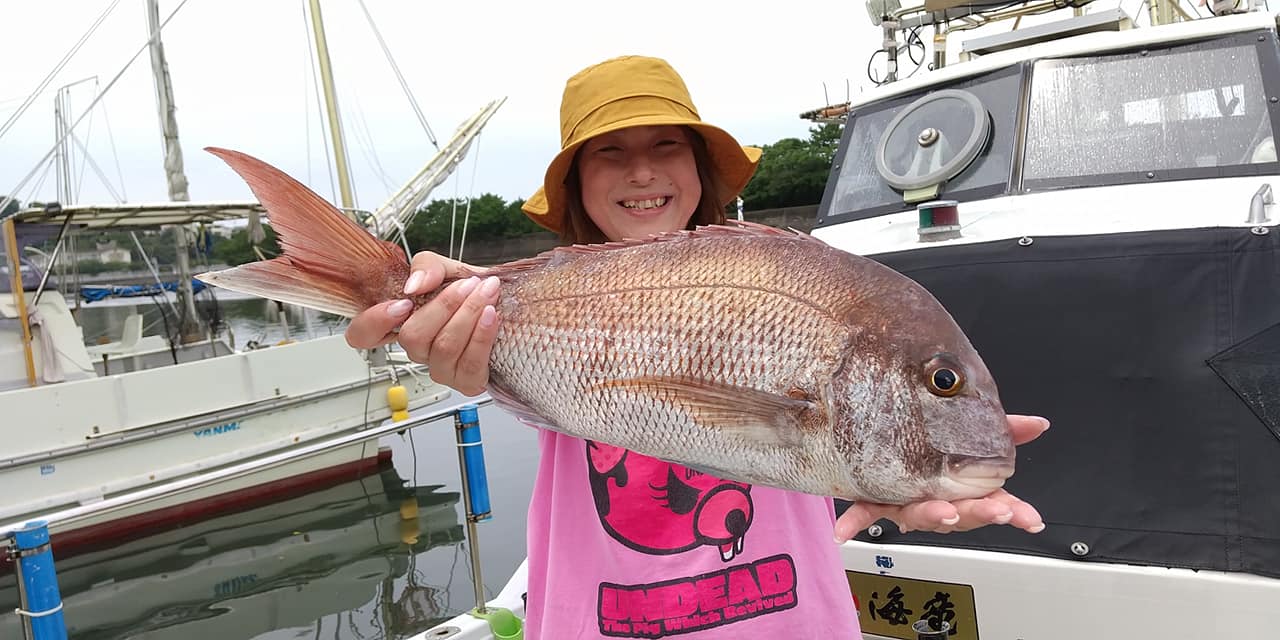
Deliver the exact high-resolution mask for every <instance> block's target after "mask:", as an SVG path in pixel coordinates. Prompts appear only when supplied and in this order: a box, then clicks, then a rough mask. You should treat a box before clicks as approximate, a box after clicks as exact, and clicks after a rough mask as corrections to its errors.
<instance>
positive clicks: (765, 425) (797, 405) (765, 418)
mask: <svg viewBox="0 0 1280 640" xmlns="http://www.w3.org/2000/svg"><path fill="white" fill-rule="evenodd" d="M596 388H598V389H623V390H626V391H630V392H633V393H638V394H643V395H647V396H650V397H652V398H656V399H658V400H664V401H667V402H670V403H672V404H675V405H679V406H681V407H683V408H685V409H687V410H688V411H689V414H690V416H692V417H693V419H694V421H695V422H697V423H698V424H700V425H703V426H705V427H710V428H716V429H723V430H725V431H728V432H731V433H735V434H737V435H738V436H740V437H742V438H744V439H747V440H750V441H752V442H757V443H760V444H767V445H783V446H791V445H795V444H798V443H799V442H800V441H801V435H802V432H803V430H804V428H805V424H806V422H808V420H806V419H805V418H806V414H808V415H810V416H811V415H812V412H814V411H816V410H817V408H818V405H817V403H816V402H814V401H813V400H812V399H810V397H808V395H807V394H804V393H802V392H798V391H795V392H792V393H790V394H780V393H771V392H768V391H761V390H759V389H752V388H749V387H737V386H733V385H726V384H717V383H714V382H706V381H703V380H691V379H687V378H675V377H642V378H630V379H626V380H613V381H609V382H602V383H600V384H598V385H596Z"/></svg>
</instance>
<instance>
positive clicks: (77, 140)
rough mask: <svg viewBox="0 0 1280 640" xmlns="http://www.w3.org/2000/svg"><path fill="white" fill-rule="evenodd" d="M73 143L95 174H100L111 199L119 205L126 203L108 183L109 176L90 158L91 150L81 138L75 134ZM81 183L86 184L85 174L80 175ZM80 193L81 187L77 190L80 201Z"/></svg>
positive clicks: (72, 135)
mask: <svg viewBox="0 0 1280 640" xmlns="http://www.w3.org/2000/svg"><path fill="white" fill-rule="evenodd" d="M71 141H72V142H74V143H76V148H77V149H79V150H80V152H81V153H83V154H84V158H85V163H86V164H88V165H89V166H90V167H92V168H93V171H94V173H96V174H98V179H99V180H101V181H102V186H104V187H106V189H107V191H108V192H110V193H111V197H113V198H115V199H116V203H117V204H118V203H122V202H124V199H122V198H121V197H120V194H118V193H116V190H115V189H113V188H112V187H111V183H110V182H107V176H106V174H104V173H103V172H102V168H101V167H99V166H98V163H97V162H95V161H94V159H93V158H92V157H90V156H89V150H88V149H86V148H85V145H84V143H83V142H81V141H80V137H79V136H77V135H76V134H74V133H73V134H71ZM80 181H81V182H84V173H81V174H80ZM79 193H80V191H79V187H77V188H76V197H77V199H79Z"/></svg>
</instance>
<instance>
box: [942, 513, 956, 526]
mask: <svg viewBox="0 0 1280 640" xmlns="http://www.w3.org/2000/svg"><path fill="white" fill-rule="evenodd" d="M958 522H960V514H956V515H954V516H951V517H950V518H943V519H942V524H945V525H947V526H948V527H949V526H951V525H953V524H956V523H958Z"/></svg>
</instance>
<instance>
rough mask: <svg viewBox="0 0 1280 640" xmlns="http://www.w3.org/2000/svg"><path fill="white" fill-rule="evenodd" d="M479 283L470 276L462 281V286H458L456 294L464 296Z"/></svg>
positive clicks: (475, 278)
mask: <svg viewBox="0 0 1280 640" xmlns="http://www.w3.org/2000/svg"><path fill="white" fill-rule="evenodd" d="M479 282H480V279H479V278H477V277H475V276H471V277H470V278H467V279H466V280H463V281H462V284H460V285H458V293H460V294H462V295H464V296H465V295H468V294H470V293H471V290H472V289H475V288H476V284H477V283H479Z"/></svg>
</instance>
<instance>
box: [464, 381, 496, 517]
mask: <svg viewBox="0 0 1280 640" xmlns="http://www.w3.org/2000/svg"><path fill="white" fill-rule="evenodd" d="M454 420H455V426H456V427H457V429H458V447H460V448H461V454H462V464H463V471H464V476H465V479H466V483H467V519H468V520H471V521H473V522H483V521H485V520H488V519H490V518H491V517H493V516H491V515H490V513H489V479H488V476H486V474H485V469H484V447H483V445H481V443H480V413H479V411H478V410H477V408H476V405H473V404H469V405H465V406H463V407H462V408H460V409H458V413H457V414H456V416H455V418H454Z"/></svg>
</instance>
